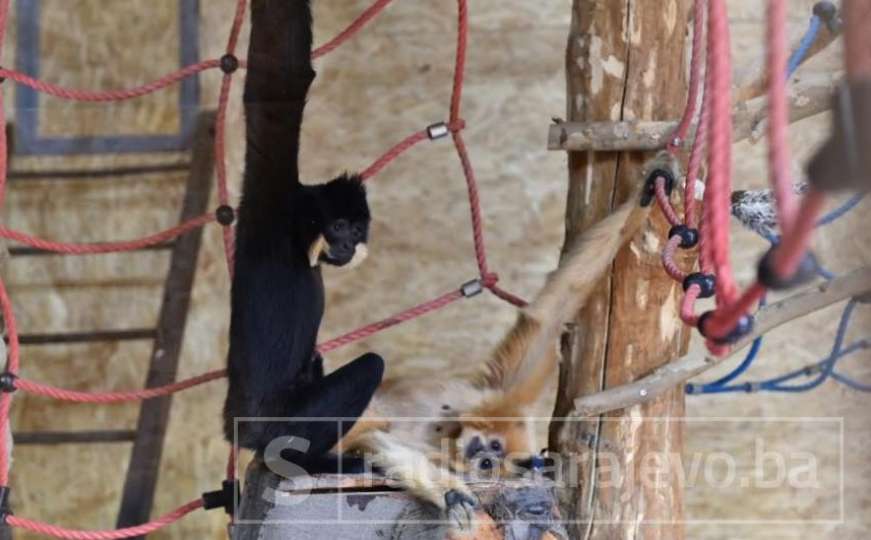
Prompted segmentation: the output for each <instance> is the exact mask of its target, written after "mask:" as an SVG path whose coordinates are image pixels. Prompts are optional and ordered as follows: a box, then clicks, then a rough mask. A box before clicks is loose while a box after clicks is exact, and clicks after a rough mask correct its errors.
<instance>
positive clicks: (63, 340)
mask: <svg viewBox="0 0 871 540" xmlns="http://www.w3.org/2000/svg"><path fill="white" fill-rule="evenodd" d="M156 336H157V330H156V329H154V328H131V329H129V330H96V331H93V332H67V333H58V334H21V335H19V336H18V343H19V344H21V345H61V344H63V345H71V344H76V343H99V342H104V341H106V342H108V341H139V340H143V339H154V338H155V337H156Z"/></svg>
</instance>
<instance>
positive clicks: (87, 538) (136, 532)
mask: <svg viewBox="0 0 871 540" xmlns="http://www.w3.org/2000/svg"><path fill="white" fill-rule="evenodd" d="M202 507H203V501H202V499H196V500H193V501H191V502H189V503H187V504H185V505H183V506H180V507H179V508H177V509H175V510H173V511H172V512H170V513H168V514H164V515H162V516H160V517H159V518H157V519H155V520H153V521H150V522H148V523H144V524H142V525H137V526H135V527H127V528H125V529H115V530H111V531H80V530H75V529H66V528H64V527H58V526H56V525H49V524H48V523H42V522H41V521H34V520H32V519H27V518H23V517H19V516H15V515H10V516H8V517H7V518H6V522H7V523H8V524H9V525H11V526H13V527H19V528H22V529H25V530H28V531H31V532H34V533H37V534H44V535H47V536H53V537H55V538H66V539H68V540H115V539H118V538H131V537H133V536H142V535H144V534H149V533H152V532H154V531H156V530H158V529H161V528H163V527H166V526H167V525H170V524H172V523H175V522H176V521H178V520H180V519H181V518H183V517H184V516H186V515H188V514H190V513H191V512H193V511H194V510H197V509H199V508H202Z"/></svg>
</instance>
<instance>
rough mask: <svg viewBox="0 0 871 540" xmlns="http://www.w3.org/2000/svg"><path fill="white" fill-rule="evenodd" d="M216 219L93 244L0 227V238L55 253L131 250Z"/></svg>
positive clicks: (209, 217)
mask: <svg viewBox="0 0 871 540" xmlns="http://www.w3.org/2000/svg"><path fill="white" fill-rule="evenodd" d="M214 220H215V215H214V214H213V213H208V214H203V215H201V216H199V217H196V218H193V219H190V220H188V221H185V222H184V223H181V224H179V225H176V226H175V227H172V228H170V229H166V230H165V231H161V232H159V233H155V234H152V235H149V236H146V237H143V238H139V239H137V240H126V241H121V242H97V243H92V244H72V243H65V242H55V241H53V240H45V239H43V238H38V237H36V236H31V235H29V234H25V233H23V232H21V231H16V230H14V229H7V228H6V227H0V238H7V239H9V240H14V241H16V242H19V243H21V244H26V245H28V246H31V247H35V248H38V249H42V250H44V251H53V252H55V253H64V254H67V255H90V254H95V253H114V252H118V251H131V250H135V249H141V248H144V247H148V246H154V245H157V244H160V243H163V242H166V241H167V240H172V239H173V238H176V237H178V236H181V235H183V234H185V233H187V232H190V231H192V230H193V229H196V228H197V227H202V226H203V225H205V224H206V223H210V222H212V221H214Z"/></svg>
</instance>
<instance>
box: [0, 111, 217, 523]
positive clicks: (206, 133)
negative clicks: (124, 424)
mask: <svg viewBox="0 0 871 540" xmlns="http://www.w3.org/2000/svg"><path fill="white" fill-rule="evenodd" d="M214 125H215V113H214V111H210V112H204V113H201V114H200V115H199V118H198V119H197V124H196V129H195V132H194V140H193V145H192V146H193V149H192V152H191V160H190V162H189V163H186V164H169V165H156V166H155V165H147V166H142V167H124V168H117V169H111V170H102V171H44V172H42V171H39V172H28V173H14V174H10V179H12V180H20V179H26V178H37V177H38V178H58V179H64V178H66V179H72V178H78V179H93V178H99V177H103V178H105V177H113V176H115V177H117V176H136V175H141V174H154V173H160V172H173V171H180V170H185V169H186V170H188V171H189V172H188V177H187V184H186V188H185V195H184V200H183V202H182V208H181V214H180V216H179V221H180V222H182V221H187V220H189V219H193V218H195V217H197V216H200V215H202V214H204V213H205V212H206V209H207V206H208V203H209V197H210V195H211V187H212V175H213V172H214V162H215V153H214ZM10 134H11V133H10ZM12 140H13V139H12V138H10V141H12ZM10 146H11V143H10ZM201 243H202V228H197V229H194V230H193V231H191V232H189V233H187V234H185V235H183V236H181V237H179V238H177V239H175V240H174V241H170V242H166V243H162V244H158V245H156V246H152V247H149V248H144V249H149V250H162V251H169V253H170V263H169V271H168V272H167V274H166V280H165V282H164V288H163V300H162V303H161V308H160V313H159V315H158V320H157V326H156V327H155V328H131V329H124V330H94V331H90V332H71V333H60V334H58V333H53V334H22V335H21V336H20V343H21V345H22V346H40V345H54V344H74V343H95V342H119V341H133V340H151V341H152V342H153V344H154V345H153V348H152V353H151V361H150V364H149V367H148V375H147V377H146V381H145V387H146V388H150V387H155V386H163V385H166V384H170V383H172V382H174V381H175V380H176V373H177V371H178V361H179V355H180V352H181V346H182V341H183V338H184V330H185V323H186V321H187V315H188V310H189V307H190V297H191V289H192V287H193V281H194V273H195V271H196V267H197V259H198V256H199V252H200V245H201ZM9 254H10V255H11V256H13V257H22V256H44V255H52V253H50V252H45V251H41V250H38V249H35V248H31V247H12V248H10V249H9ZM171 405H172V396H165V397H158V398H154V399H150V400H147V401H143V402H142V404H141V406H140V410H139V420H138V423H137V426H136V429H135V430H131V429H94V430H89V431H63V432H57V431H33V432H15V433H14V440H15V445H16V446H22V445H35V444H41V445H50V444H71V443H116V442H132V443H133V450H132V453H131V456H130V465H129V467H128V469H127V476H126V478H125V480H124V489H123V494H122V498H121V506H120V509H119V511H118V519H117V526H118V527H129V526H133V525H139V524H141V523H144V522H146V521H148V520H149V518H150V514H151V509H152V505H153V501H154V492H155V487H156V485H157V478H158V474H159V468H160V458H161V454H162V453H163V443H164V438H165V435H166V424H167V420H168V419H169V411H170V407H171ZM2 538H11V534H10V531H9V528H8V527H3V528H2V530H0V539H2Z"/></svg>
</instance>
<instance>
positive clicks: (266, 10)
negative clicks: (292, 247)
mask: <svg viewBox="0 0 871 540" xmlns="http://www.w3.org/2000/svg"><path fill="white" fill-rule="evenodd" d="M311 49H312V16H311V9H310V7H309V1H308V0H255V1H253V2H251V42H250V44H249V48H248V67H247V73H246V78H245V94H244V97H243V101H244V104H245V118H246V140H247V153H248V155H247V156H246V159H245V166H246V174H247V175H250V176H253V177H254V178H257V179H258V182H260V183H262V182H264V181H266V180H267V179H268V180H269V181H270V182H271V183H273V184H275V185H274V186H271V187H273V188H274V189H275V191H273V192H272V193H269V192H267V191H265V190H264V186H262V185H261V186H258V187H257V190H256V194H261V195H267V194H275V195H277V194H281V193H286V192H287V190H288V189H289V188H291V187H293V186H294V185H298V184H299V142H300V140H299V139H300V126H301V125H302V116H303V110H304V109H305V100H306V96H307V95H308V90H309V87H310V86H311V83H312V81H313V80H314V78H315V72H314V69H312V62H311ZM250 191H251V190H246V192H245V193H244V194H243V196H244V197H249V196H254V195H255V193H250ZM249 200H250V199H249ZM259 202H260V201H258V203H259Z"/></svg>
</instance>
